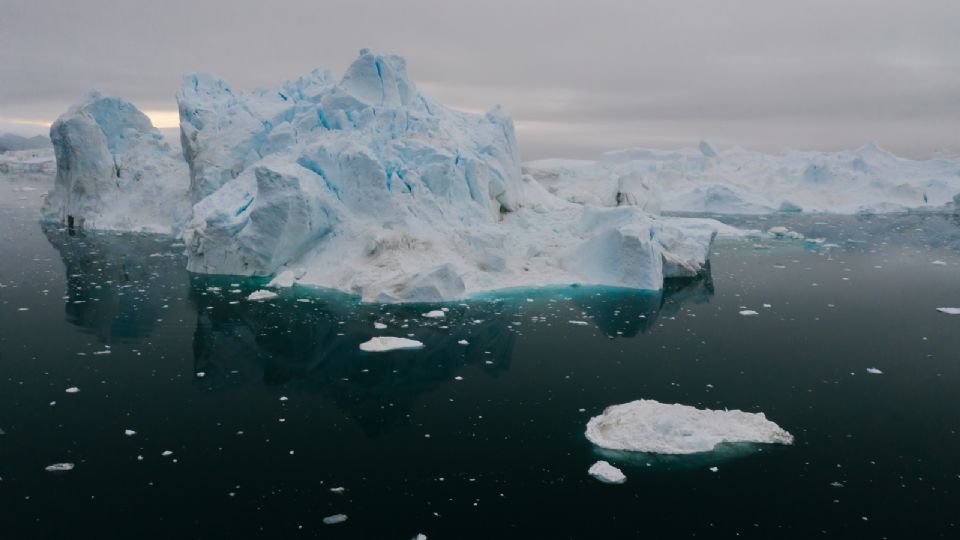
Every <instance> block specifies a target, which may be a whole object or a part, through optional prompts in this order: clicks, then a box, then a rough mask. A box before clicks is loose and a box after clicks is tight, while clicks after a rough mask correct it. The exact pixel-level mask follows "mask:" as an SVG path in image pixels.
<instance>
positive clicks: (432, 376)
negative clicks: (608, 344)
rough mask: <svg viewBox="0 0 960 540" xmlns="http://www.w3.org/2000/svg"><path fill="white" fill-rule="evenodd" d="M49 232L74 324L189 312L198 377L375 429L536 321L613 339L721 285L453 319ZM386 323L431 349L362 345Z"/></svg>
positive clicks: (506, 365) (141, 240) (499, 303)
mask: <svg viewBox="0 0 960 540" xmlns="http://www.w3.org/2000/svg"><path fill="white" fill-rule="evenodd" d="M45 233H46V235H47V238H48V240H49V241H50V243H51V244H52V245H53V246H54V247H55V248H56V249H57V250H58V251H59V253H60V255H61V257H62V258H63V261H64V265H65V267H66V273H67V277H66V285H67V294H68V297H69V299H68V300H67V303H66V308H65V310H66V318H67V320H68V322H70V323H72V324H74V325H76V326H77V327H80V328H81V329H83V330H84V331H86V332H90V333H91V334H94V335H96V336H97V337H98V338H99V339H100V340H101V341H102V342H103V343H106V344H109V343H111V342H115V341H128V342H136V341H142V340H146V339H148V338H151V337H156V334H157V333H158V332H159V330H158V328H159V326H160V325H161V321H163V320H164V319H165V318H166V319H168V320H175V321H179V322H178V323H176V324H173V323H171V327H166V328H164V330H163V334H162V338H163V339H164V340H166V339H176V340H190V342H192V352H193V368H194V373H191V374H190V376H191V380H193V381H194V383H193V384H196V385H198V386H199V387H200V388H201V389H202V390H204V391H206V392H218V391H222V390H226V389H230V388H237V387H242V386H249V385H251V384H252V385H262V386H265V387H268V388H274V389H276V391H277V392H278V393H279V392H291V391H304V392H309V393H312V394H318V395H323V396H325V397H326V398H328V399H330V400H332V401H333V402H334V403H335V404H336V405H337V407H338V408H339V409H341V410H342V411H344V412H345V413H346V414H347V415H348V416H350V417H351V418H353V419H354V420H355V421H356V422H357V423H358V424H359V425H360V426H361V427H362V429H363V430H364V431H365V432H366V433H368V434H369V435H376V434H378V433H380V432H382V431H384V430H388V429H390V428H392V427H394V426H398V425H403V424H405V423H407V422H408V421H409V419H410V416H411V415H410V411H411V409H412V407H413V406H414V404H415V402H416V401H417V399H418V398H419V397H420V396H423V395H425V394H427V393H429V392H432V391H434V390H435V389H436V388H438V387H440V386H441V385H444V384H449V383H450V382H451V381H452V380H453V378H454V377H455V376H456V374H457V373H458V372H461V371H462V370H463V369H464V368H467V367H472V368H474V369H477V370H479V371H480V372H481V373H483V374H485V375H486V376H489V377H491V378H497V377H499V376H500V375H501V374H503V373H505V372H506V371H507V370H509V369H510V365H511V362H512V358H513V355H514V349H515V345H516V343H517V341H518V339H520V338H521V336H523V334H524V333H525V332H535V331H537V329H538V328H540V327H541V326H551V325H552V326H558V325H568V324H569V320H573V319H576V320H582V321H583V322H585V323H586V324H588V325H592V326H594V327H595V328H597V329H598V330H599V331H600V332H601V333H603V334H604V335H606V336H609V337H611V338H631V337H635V336H637V335H639V334H642V333H644V332H648V331H650V330H651V329H652V328H654V325H655V323H656V321H657V319H658V317H659V316H661V315H670V314H673V313H675V312H677V311H678V310H679V309H680V307H681V306H682V305H683V304H684V303H687V302H698V303H699V302H704V301H708V300H709V298H710V296H712V294H713V282H712V279H711V277H710V275H709V274H708V275H706V276H704V277H703V278H698V279H694V280H682V281H671V282H669V283H668V284H667V287H666V288H665V290H664V291H662V292H660V293H649V292H636V291H632V292H631V291H624V290H601V289H595V288H594V289H591V288H576V287H574V288H571V287H564V288H554V289H544V290H539V291H526V292H514V293H510V294H501V295H491V296H490V297H488V298H482V299H477V300H474V301H470V302H467V303H460V304H448V305H446V306H443V308H444V309H446V310H447V311H446V313H445V317H443V318H440V319H431V318H425V317H424V316H423V314H424V312H426V311H428V310H430V309H435V308H438V307H439V306H423V305H399V306H382V305H370V304H360V303H359V302H357V301H356V299H354V298H351V297H347V296H345V295H342V294H336V293H330V292H318V291H310V290H307V289H304V288H296V289H293V290H286V291H282V292H281V294H280V296H279V297H278V298H276V299H273V300H271V301H268V302H250V301H248V300H246V297H247V295H248V294H249V293H250V292H252V291H253V290H256V289H257V288H259V287H261V286H262V281H258V280H254V279H247V278H239V277H235V276H226V277H225V276H206V275H191V274H189V273H188V272H186V270H185V269H184V268H185V261H184V258H183V256H182V254H181V252H182V246H180V245H178V244H177V243H175V242H174V241H172V240H171V239H169V238H166V237H158V236H153V235H136V234H112V233H108V234H97V233H81V234H78V235H76V236H73V235H71V234H70V232H69V231H68V230H66V229H62V228H50V229H47V230H45ZM194 321H195V322H194ZM375 324H379V325H386V328H376V327H375ZM378 335H390V336H400V337H412V338H414V339H417V340H419V341H421V342H423V343H424V348H423V349H422V350H418V351H414V352H411V351H395V352H388V353H379V354H370V353H363V352H361V351H360V350H359V344H360V343H362V342H364V341H366V340H368V339H370V338H371V337H374V336H378ZM200 373H202V374H203V376H202V377H196V376H195V375H196V374H200Z"/></svg>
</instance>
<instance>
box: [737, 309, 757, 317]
mask: <svg viewBox="0 0 960 540" xmlns="http://www.w3.org/2000/svg"><path fill="white" fill-rule="evenodd" d="M740 314H741V315H743V316H744V317H749V316H751V315H759V313H757V312H756V311H754V310H752V309H741V310H740Z"/></svg>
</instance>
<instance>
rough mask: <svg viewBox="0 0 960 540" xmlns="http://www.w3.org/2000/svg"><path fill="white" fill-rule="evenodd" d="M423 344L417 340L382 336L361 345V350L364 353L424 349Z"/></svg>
mask: <svg viewBox="0 0 960 540" xmlns="http://www.w3.org/2000/svg"><path fill="white" fill-rule="evenodd" d="M422 348H423V343H422V342H420V341H417V340H415V339H408V338H402V337H390V336H380V337H375V338H371V339H370V340H369V341H365V342H363V343H361V344H360V350H361V351H364V352H386V351H396V350H401V349H422Z"/></svg>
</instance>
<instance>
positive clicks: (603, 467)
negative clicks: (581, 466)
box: [587, 460, 627, 484]
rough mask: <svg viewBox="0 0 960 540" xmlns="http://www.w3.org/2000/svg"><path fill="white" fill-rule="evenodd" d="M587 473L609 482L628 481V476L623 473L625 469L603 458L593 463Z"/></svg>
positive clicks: (620, 482) (619, 482)
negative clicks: (622, 469)
mask: <svg viewBox="0 0 960 540" xmlns="http://www.w3.org/2000/svg"><path fill="white" fill-rule="evenodd" d="M587 473H588V474H590V476H592V477H594V478H596V479H597V480H599V481H601V482H604V483H607V484H622V483H624V482H626V481H627V477H626V475H624V474H623V471H621V470H620V469H618V468H616V467H614V466H613V465H611V464H609V463H607V462H606V461H603V460H600V461H598V462H596V463H594V464H593V465H591V466H590V468H589V469H588V470H587Z"/></svg>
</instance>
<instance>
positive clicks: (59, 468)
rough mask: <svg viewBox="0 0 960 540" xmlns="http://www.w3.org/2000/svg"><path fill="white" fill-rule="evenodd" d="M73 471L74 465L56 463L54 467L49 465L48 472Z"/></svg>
mask: <svg viewBox="0 0 960 540" xmlns="http://www.w3.org/2000/svg"><path fill="white" fill-rule="evenodd" d="M72 470H73V463H54V464H53V465H47V466H46V471H47V472H66V471H72Z"/></svg>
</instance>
